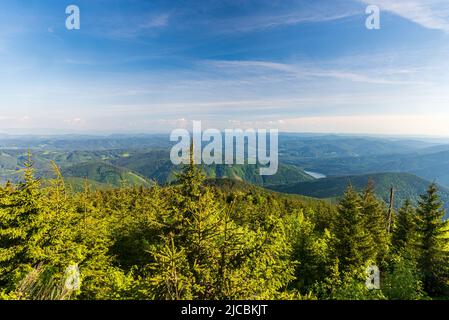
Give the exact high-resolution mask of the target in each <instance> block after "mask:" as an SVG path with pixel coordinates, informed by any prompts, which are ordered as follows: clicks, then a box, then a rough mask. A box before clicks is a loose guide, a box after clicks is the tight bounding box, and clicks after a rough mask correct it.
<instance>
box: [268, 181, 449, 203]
mask: <svg viewBox="0 0 449 320" xmlns="http://www.w3.org/2000/svg"><path fill="white" fill-rule="evenodd" d="M370 179H371V180H372V181H373V182H374V184H375V191H376V193H377V195H378V196H379V197H380V198H382V199H383V200H384V201H385V202H388V201H389V194H390V188H391V186H393V187H394V189H395V206H396V207H398V206H400V205H401V204H402V203H403V201H404V200H406V199H410V200H412V201H414V202H416V201H417V200H418V198H419V195H421V194H423V193H424V192H425V191H426V189H427V187H428V186H429V184H430V182H429V181H427V180H424V179H422V178H419V177H417V176H415V175H413V174H409V173H377V174H367V175H356V176H345V177H332V178H325V179H318V180H314V181H306V182H299V183H295V184H287V185H278V186H271V187H268V188H270V189H272V190H275V191H278V192H282V193H289V194H300V195H304V196H308V197H314V198H320V199H326V198H338V197H341V196H342V195H343V193H344V192H345V190H346V188H347V187H348V185H349V184H351V185H352V186H353V187H354V189H356V190H358V191H362V190H363V189H364V188H365V187H366V185H367V184H368V181H369V180H370ZM439 192H440V196H441V200H442V201H444V202H445V204H446V207H447V209H449V206H448V205H449V189H447V188H445V187H441V186H440V187H439Z"/></svg>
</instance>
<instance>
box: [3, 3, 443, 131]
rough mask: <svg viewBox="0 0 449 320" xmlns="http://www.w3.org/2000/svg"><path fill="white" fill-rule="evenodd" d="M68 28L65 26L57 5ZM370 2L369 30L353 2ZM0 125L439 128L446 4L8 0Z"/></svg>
mask: <svg viewBox="0 0 449 320" xmlns="http://www.w3.org/2000/svg"><path fill="white" fill-rule="evenodd" d="M71 4H75V5H77V6H79V8H80V11H81V29H80V30H72V31H69V30H67V29H66V28H65V20H66V17H67V15H66V14H65V8H66V7H67V6H68V5H71ZM371 4H375V5H378V6H379V7H380V9H381V29H380V30H368V29H367V28H366V27H365V20H366V18H367V15H366V13H365V9H366V7H367V6H368V5H371ZM1 6H2V8H1V10H0V132H6V133H65V132H74V133H112V132H129V133H136V132H155V131H158V132H160V131H167V130H170V129H173V128H177V127H185V126H187V127H188V126H189V122H190V121H191V120H202V121H203V122H204V125H205V126H208V127H216V128H229V127H252V128H261V127H270V128H279V129H280V130H281V131H298V132H341V133H380V134H414V135H417V134H426V135H449V72H448V71H449V59H448V57H449V2H448V1H447V0H313V1H312V0H307V1H306V0H271V1H268V0H210V1H205V0H190V1H189V0H170V1H169V0H166V1H162V0H152V1H143V0H127V1H124V0H72V1H63V0H21V1H19V0H10V1H3V2H2V4H1Z"/></svg>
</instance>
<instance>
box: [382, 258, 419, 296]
mask: <svg viewBox="0 0 449 320" xmlns="http://www.w3.org/2000/svg"><path fill="white" fill-rule="evenodd" d="M390 264H391V268H390V271H388V272H387V273H386V275H385V278H384V280H383V284H382V292H383V293H384V294H385V296H386V297H387V298H388V299H391V300H417V299H422V298H424V292H423V289H422V282H421V279H420V275H419V272H418V269H417V266H416V262H415V261H414V260H411V259H407V257H403V256H400V255H397V256H395V257H394V258H393V259H392V261H391V262H390Z"/></svg>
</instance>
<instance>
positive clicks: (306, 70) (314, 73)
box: [207, 61, 422, 85]
mask: <svg viewBox="0 0 449 320" xmlns="http://www.w3.org/2000/svg"><path fill="white" fill-rule="evenodd" d="M207 63H208V64H210V65H213V66H216V67H219V68H225V69H228V70H229V69H231V68H236V69H238V70H242V69H244V68H246V69H247V70H248V69H250V70H255V69H256V70H257V69H266V70H272V71H277V72H283V73H287V74H290V75H293V76H295V77H298V78H303V79H304V78H333V79H338V80H343V81H349V82H359V83H369V84H385V85H394V84H398V85H400V84H409V83H411V81H408V80H401V79H394V78H393V77H392V76H394V75H402V74H410V73H413V70H406V69H398V70H393V69H391V68H390V69H387V70H385V72H382V70H381V69H380V68H378V67H377V66H376V68H375V69H374V70H365V73H361V72H353V71H350V70H344V69H332V68H319V67H316V66H310V65H304V66H302V65H296V64H285V63H276V62H266V61H209V62H207ZM413 83H415V84H417V83H419V82H417V81H413ZM421 83H422V82H421Z"/></svg>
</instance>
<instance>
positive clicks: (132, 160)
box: [112, 151, 313, 185]
mask: <svg viewBox="0 0 449 320" xmlns="http://www.w3.org/2000/svg"><path fill="white" fill-rule="evenodd" d="M112 163H113V164H114V165H117V166H119V167H122V168H128V169H130V170H132V171H134V172H137V173H139V174H140V175H142V176H144V177H146V178H148V179H151V180H155V181H157V182H158V183H160V184H165V183H170V182H172V181H173V180H174V179H175V177H176V172H178V171H179V170H180V169H181V168H180V167H179V166H175V165H173V164H172V163H171V161H170V160H169V154H168V152H166V151H152V152H146V153H138V154H135V155H132V156H129V157H122V158H119V159H116V160H113V161H112ZM202 168H203V170H204V171H205V173H206V175H207V176H208V177H209V178H231V179H236V180H242V181H246V182H249V183H254V184H257V185H275V184H283V183H294V182H300V181H311V180H313V177H311V176H310V175H308V174H307V173H305V172H304V171H303V170H301V169H300V168H298V167H296V166H292V165H284V164H280V166H279V170H278V173H277V174H275V175H273V176H261V175H259V166H257V165H255V166H254V165H209V166H203V167H202Z"/></svg>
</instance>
